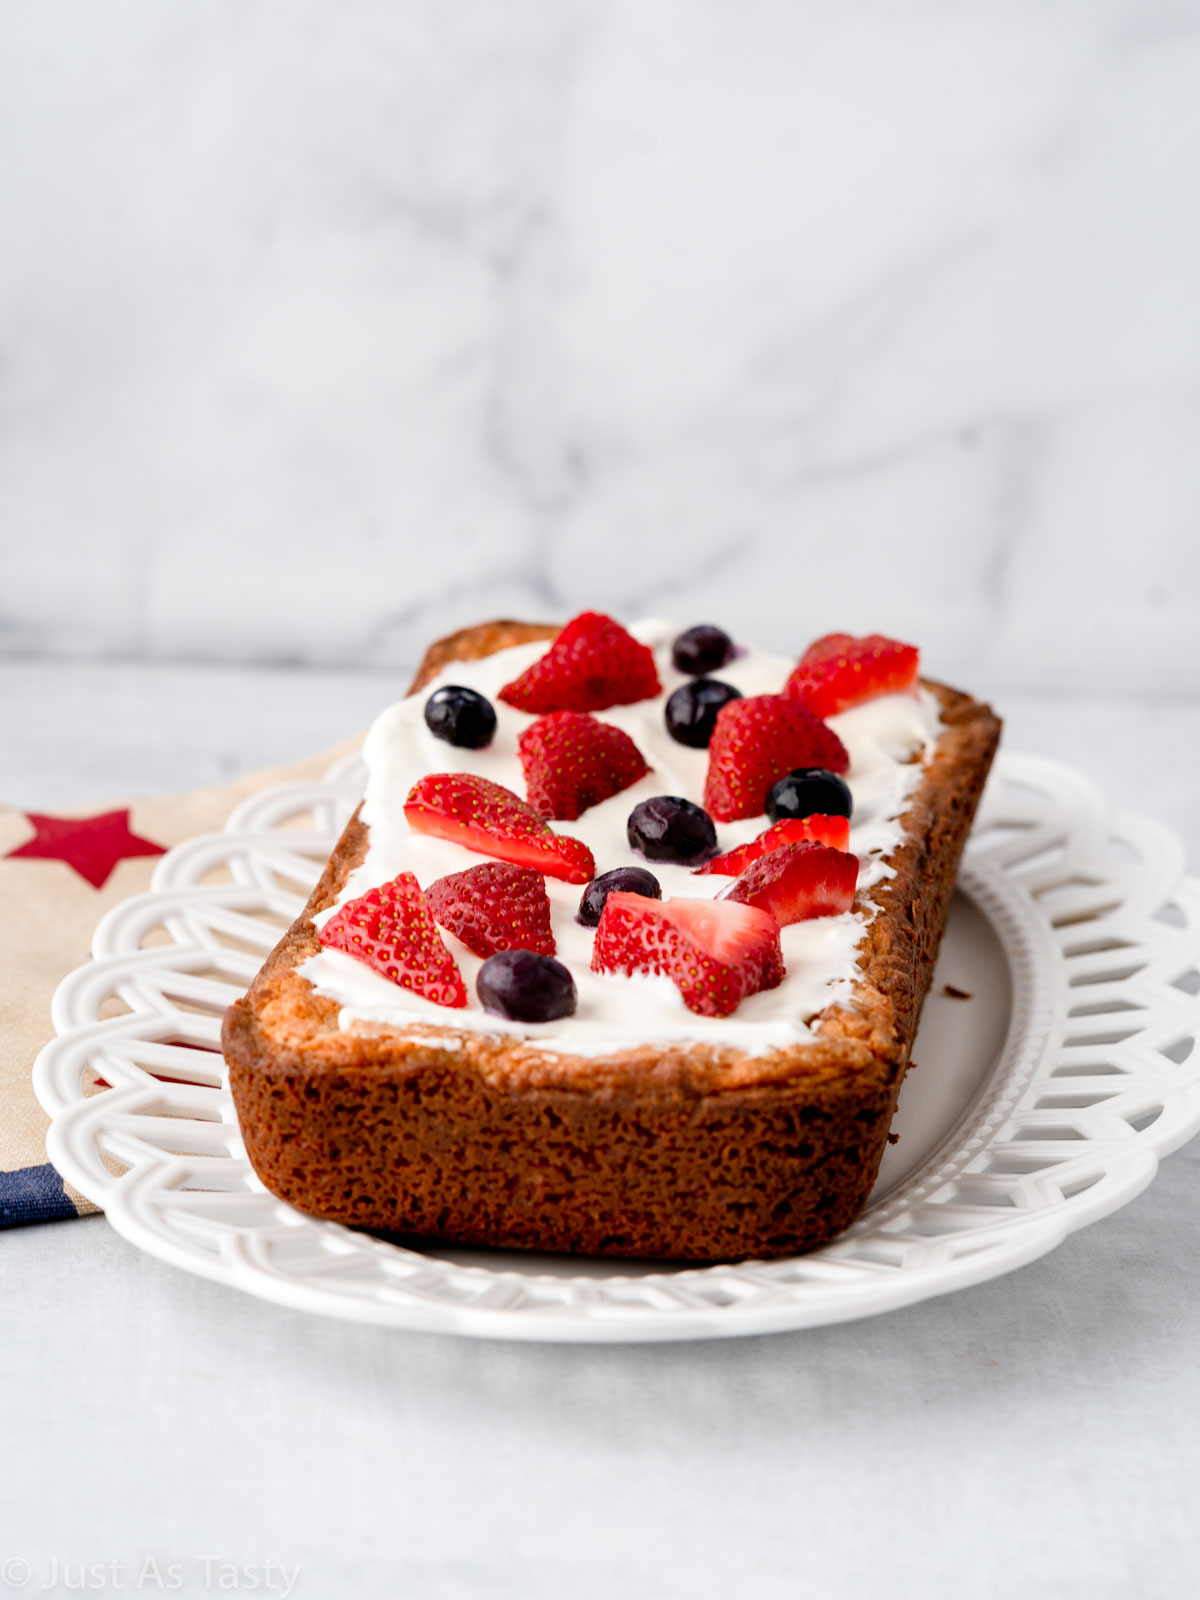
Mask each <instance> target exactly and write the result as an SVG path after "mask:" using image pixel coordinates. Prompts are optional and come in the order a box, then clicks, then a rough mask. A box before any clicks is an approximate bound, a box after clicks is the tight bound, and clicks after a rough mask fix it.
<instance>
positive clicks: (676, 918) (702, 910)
mask: <svg viewBox="0 0 1200 1600" xmlns="http://www.w3.org/2000/svg"><path fill="white" fill-rule="evenodd" d="M592 971H593V972H623V973H643V972H644V973H657V974H660V975H662V976H664V977H667V978H670V979H672V981H673V982H674V983H675V984H676V986H677V987H678V989H679V993H680V994H681V995H682V997H683V1003H684V1005H686V1006H687V1008H688V1009H689V1011H695V1012H698V1013H699V1015H701V1016H704V1017H727V1016H728V1015H729V1014H730V1012H732V1011H736V1010H737V1008H738V1006H739V1005H740V1004H741V1003H742V1001H743V1000H744V999H745V998H746V996H747V995H751V994H757V993H758V991H759V990H760V989H773V988H775V986H776V985H777V984H778V983H779V982H780V981H781V980H782V978H783V957H782V955H781V954H780V950H779V929H778V927H777V926H776V925H775V922H774V920H773V918H772V917H770V916H769V915H768V914H767V913H766V912H765V911H760V910H759V909H758V908H757V907H755V906H744V905H735V904H733V903H732V902H731V901H728V900H661V901H659V900H645V899H643V898H642V897H641V896H640V895H635V894H622V893H621V892H620V891H619V890H618V891H617V892H616V893H615V894H610V895H609V897H608V899H607V900H606V901H605V904H604V912H603V914H602V916H601V918H600V926H599V928H597V930H596V942H595V944H594V945H593V947H592Z"/></svg>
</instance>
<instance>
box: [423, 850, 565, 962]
mask: <svg viewBox="0 0 1200 1600" xmlns="http://www.w3.org/2000/svg"><path fill="white" fill-rule="evenodd" d="M425 898H426V900H428V902H429V909H430V910H431V911H432V912H433V915H434V916H435V917H436V919H437V920H438V922H440V923H441V925H442V927H443V928H447V929H449V931H450V932H451V933H452V934H454V936H455V937H456V938H458V939H461V940H462V942H463V943H464V944H465V945H466V947H467V949H468V950H473V951H474V953H475V954H476V955H477V956H494V955H495V954H496V952H497V951H499V950H535V951H536V952H537V953H538V954H539V955H543V956H552V955H553V954H554V934H553V933H552V932H551V931H550V897H549V895H548V894H547V893H546V880H545V878H543V877H542V875H541V873H540V872H535V871H534V870H533V868H532V867H514V866H510V865H509V864H508V863H507V862H501V861H481V862H480V863H479V865H478V866H477V867H467V869H466V870H465V871H464V872H452V873H450V874H449V876H447V877H445V878H439V879H438V880H437V882H436V883H431V884H430V885H429V888H428V889H426V891H425Z"/></svg>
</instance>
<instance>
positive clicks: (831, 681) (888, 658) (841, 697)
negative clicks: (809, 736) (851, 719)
mask: <svg viewBox="0 0 1200 1600" xmlns="http://www.w3.org/2000/svg"><path fill="white" fill-rule="evenodd" d="M918 666H919V655H918V652H917V649H916V647H915V646H914V645H911V644H901V643H899V641H898V640H896V639H885V638H884V636H883V634H881V633H871V634H867V635H866V636H865V637H864V638H861V639H859V638H855V636H854V635H853V634H851V633H827V634H826V635H825V637H824V638H823V639H817V640H816V641H815V642H814V643H813V644H810V645H809V647H808V649H807V650H806V651H805V652H804V654H803V655H802V656H801V657H800V660H799V662H798V664H797V665H796V667H795V669H794V670H793V672H792V675H791V677H790V678H789V679H788V681H787V684H786V686H785V688H784V693H785V694H792V695H796V696H797V697H798V698H799V699H801V700H803V702H804V704H805V705H806V706H807V707H808V708H809V710H810V711H812V712H815V714H816V715H817V716H818V717H832V716H836V715H837V713H838V712H839V711H847V710H849V708H850V707H851V706H856V705H859V704H860V703H861V702H862V701H864V700H874V699H875V698H876V696H878V695H881V694H905V693H908V692H909V691H910V690H913V689H915V688H916V687H917V681H918Z"/></svg>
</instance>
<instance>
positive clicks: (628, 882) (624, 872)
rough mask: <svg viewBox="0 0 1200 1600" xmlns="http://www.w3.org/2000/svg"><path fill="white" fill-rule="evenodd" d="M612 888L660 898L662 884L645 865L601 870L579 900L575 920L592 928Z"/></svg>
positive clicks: (655, 898) (598, 918) (598, 919)
mask: <svg viewBox="0 0 1200 1600" xmlns="http://www.w3.org/2000/svg"><path fill="white" fill-rule="evenodd" d="M614 889H620V890H622V891H623V892H624V893H625V894H640V895H642V896H643V897H644V898H645V899H647V900H661V899H662V884H661V883H659V881H658V879H657V878H656V877H655V876H654V874H653V873H652V872H647V871H646V869H645V867H614V868H613V870H612V871H611V872H602V873H601V874H600V876H599V877H598V878H593V879H592V881H591V883H589V884H588V886H587V888H586V889H585V890H584V891H583V899H582V900H581V901H580V902H579V916H578V918H577V919H576V920H577V921H579V922H582V923H583V925H584V927H585V928H594V927H595V926H596V924H597V923H598V922H599V921H600V913H601V912H602V911H603V910H604V902H605V901H606V900H607V899H608V897H609V895H610V894H611V893H612V892H613V890H614Z"/></svg>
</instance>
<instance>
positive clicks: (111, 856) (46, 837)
mask: <svg viewBox="0 0 1200 1600" xmlns="http://www.w3.org/2000/svg"><path fill="white" fill-rule="evenodd" d="M24 815H25V820H26V821H27V822H30V823H32V824H33V826H34V828H35V829H36V830H37V832H36V834H35V836H34V837H33V838H32V839H30V840H29V842H28V843H27V844H23V845H20V846H18V848H17V849H16V850H10V851H9V852H8V854H9V855H10V856H33V857H37V858H38V859H39V860H43V861H65V862H66V863H67V865H68V866H69V867H74V869H75V871H76V872H77V873H78V874H79V876H80V877H81V878H86V879H87V881H88V882H89V883H90V884H91V886H92V888H93V889H102V888H103V887H104V885H105V884H106V883H107V882H108V876H109V873H111V871H112V869H113V868H114V867H115V866H116V864H117V862H118V861H124V860H125V859H126V858H127V857H128V856H161V855H165V854H166V846H165V845H161V844H154V843H153V842H152V841H151V840H150V839H141V838H139V837H138V835H137V834H136V833H131V832H130V831H129V812H128V811H105V812H103V813H102V814H101V815H100V816H98V817H43V816H40V815H39V814H38V813H37V812H36V811H27V812H25V814H24Z"/></svg>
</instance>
